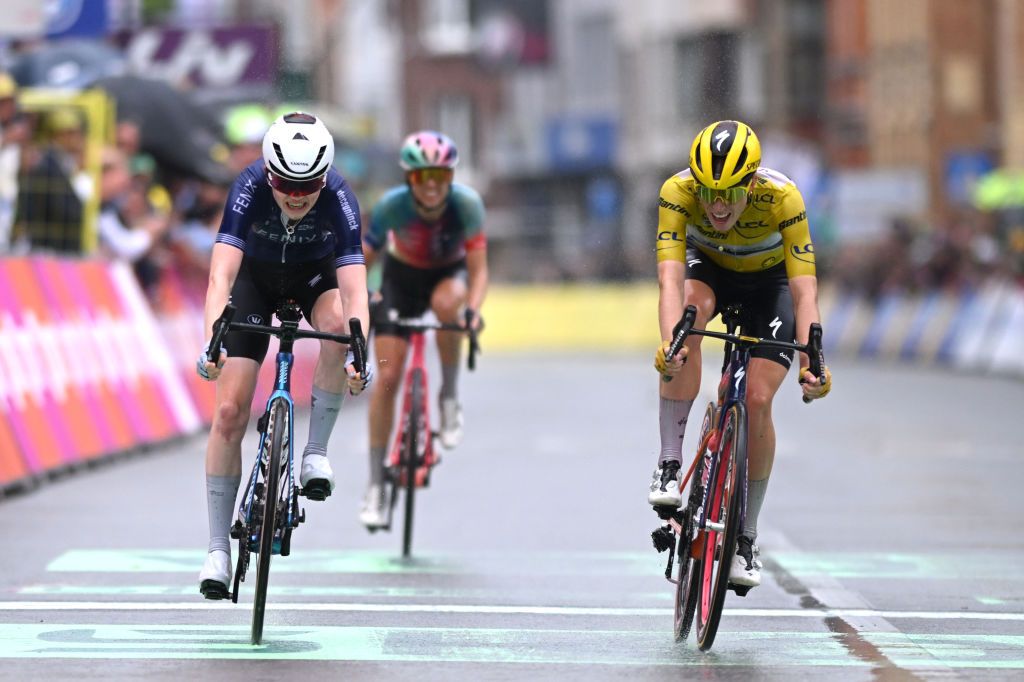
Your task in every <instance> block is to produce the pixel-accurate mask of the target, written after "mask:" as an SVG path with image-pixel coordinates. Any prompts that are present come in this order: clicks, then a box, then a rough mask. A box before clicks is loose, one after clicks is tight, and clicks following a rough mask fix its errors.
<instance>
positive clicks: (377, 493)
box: [359, 484, 388, 530]
mask: <svg viewBox="0 0 1024 682" xmlns="http://www.w3.org/2000/svg"><path fill="white" fill-rule="evenodd" d="M359 522H360V523H362V524H363V525H364V526H366V530H377V529H378V528H385V527H386V526H387V525H388V519H387V513H386V511H385V509H384V488H383V486H380V485H376V484H370V487H368V488H367V489H366V497H364V498H363V508H362V510H360V512H359Z"/></svg>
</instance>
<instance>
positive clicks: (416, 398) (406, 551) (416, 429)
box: [402, 369, 424, 558]
mask: <svg viewBox="0 0 1024 682" xmlns="http://www.w3.org/2000/svg"><path fill="white" fill-rule="evenodd" d="M409 381H410V382H411V386H410V389H409V393H410V396H409V398H410V399H409V402H410V406H409V420H408V421H407V422H406V429H405V437H404V440H403V443H402V449H403V450H404V451H405V462H404V464H405V526H404V527H403V528H402V556H403V557H405V558H409V557H410V556H411V555H412V523H413V516H414V511H415V502H416V470H417V469H418V468H419V441H420V429H421V427H422V421H423V415H424V412H423V370H422V369H414V370H413V371H412V372H411V374H410V378H409Z"/></svg>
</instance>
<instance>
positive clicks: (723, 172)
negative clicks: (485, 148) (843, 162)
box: [648, 121, 832, 587]
mask: <svg viewBox="0 0 1024 682" xmlns="http://www.w3.org/2000/svg"><path fill="white" fill-rule="evenodd" d="M658 206H659V207H658V240H657V254H658V285H659V288H660V294H659V297H658V320H659V325H660V327H661V339H662V345H661V346H660V347H659V348H658V351H657V353H656V355H655V359H654V366H655V368H656V369H657V370H658V372H659V373H661V374H663V375H667V376H671V377H675V380H674V381H670V382H659V385H660V387H661V388H660V393H661V400H660V407H659V421H660V428H661V453H660V455H659V457H658V468H657V469H656V470H655V472H654V477H653V481H652V482H651V487H650V493H649V495H648V502H649V503H650V504H652V505H656V506H657V505H670V506H679V504H680V503H681V502H682V495H681V492H680V490H679V483H680V479H681V478H682V476H681V474H680V468H681V464H682V453H681V448H682V442H683V433H684V431H685V429H686V421H687V419H688V417H689V413H690V408H691V407H692V405H693V401H694V400H695V399H696V397H697V392H698V390H699V388H700V378H701V377H700V373H701V355H700V342H701V338H702V337H700V336H691V337H689V338H688V339H687V341H686V344H685V346H684V348H683V349H682V351H681V352H680V353H679V354H678V355H677V356H676V357H675V358H673V359H672V360H671V361H669V360H667V359H666V357H665V355H666V351H667V349H668V346H669V343H670V340H671V338H672V330H673V327H674V326H675V324H676V323H677V322H678V321H679V318H680V317H682V314H683V309H684V308H685V307H686V306H687V305H694V306H696V308H697V320H696V323H695V325H694V326H695V328H697V329H703V328H704V327H705V325H706V324H707V322H708V321H709V320H710V319H711V318H712V317H714V316H715V314H717V313H718V312H719V311H721V310H722V309H723V308H724V307H725V306H726V305H728V304H731V303H742V304H743V319H742V325H743V330H744V333H745V334H747V335H748V336H757V337H761V338H774V339H778V340H783V341H792V340H794V339H795V340H796V341H798V342H799V343H807V334H808V328H809V327H810V325H811V323H812V322H819V321H820V317H819V313H818V280H817V278H816V276H815V268H814V246H813V244H812V243H811V236H810V231H809V229H808V226H807V211H806V210H805V208H804V201H803V197H801V196H800V191H799V190H798V189H797V187H796V185H795V184H793V182H792V181H791V180H790V179H789V178H787V177H786V176H785V175H783V174H781V173H779V172H777V171H774V170H771V169H768V168H761V145H760V143H759V142H758V139H757V136H756V135H754V131H753V130H751V129H750V127H749V126H747V125H746V124H744V123H740V122H739V121H718V122H716V123H712V124H711V125H709V126H708V127H706V128H704V129H703V130H702V131H701V132H700V134H699V135H697V137H696V139H695V140H694V141H693V145H692V146H691V149H690V165H689V168H687V169H686V170H683V171H680V172H679V173H676V174H675V175H673V176H672V177H671V178H669V179H668V180H666V181H665V184H664V185H662V187H661V196H660V200H659V202H658ZM801 356H802V357H801V358H800V368H801V369H800V372H799V373H798V377H797V378H798V380H799V381H800V383H801V385H802V386H803V393H804V395H805V396H807V397H808V398H811V399H816V398H822V397H824V396H825V395H827V394H828V392H829V390H830V389H831V387H832V382H831V373H830V372H829V371H828V368H827V367H826V368H823V371H822V374H824V379H823V380H819V379H818V378H816V377H814V375H812V374H811V373H810V372H809V371H808V370H807V367H808V361H807V358H806V357H805V356H803V354H801ZM792 361H793V356H792V353H791V352H782V351H780V350H779V349H757V348H755V349H754V350H753V351H752V352H751V360H750V365H749V366H748V372H747V375H748V376H747V410H748V434H749V435H748V444H747V453H748V457H749V464H748V466H749V470H748V498H747V511H746V517H745V520H744V527H743V532H742V535H741V537H740V539H739V542H738V543H737V553H736V557H735V558H734V559H733V564H732V567H731V570H730V578H729V580H730V582H733V583H736V584H739V585H746V586H750V587H754V586H757V585H759V584H760V583H761V573H760V568H761V566H760V562H759V561H758V560H757V548H756V545H755V541H756V539H757V519H758V515H759V514H760V511H761V504H762V503H763V501H764V495H765V491H766V489H767V487H768V476H769V474H770V473H771V470H772V462H773V460H774V458H775V426H774V424H773V423H772V400H773V399H774V398H775V393H776V392H777V391H778V390H779V386H781V385H782V380H783V379H784V378H785V376H786V372H787V371H788V370H789V366H790V364H791V363H792Z"/></svg>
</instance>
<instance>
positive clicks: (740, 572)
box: [729, 535, 761, 587]
mask: <svg viewBox="0 0 1024 682" xmlns="http://www.w3.org/2000/svg"><path fill="white" fill-rule="evenodd" d="M760 553H761V550H760V549H758V547H757V545H755V544H754V543H753V541H752V540H751V539H750V538H748V537H747V536H746V535H741V536H740V538H739V540H737V541H736V554H734V555H733V557H732V565H731V566H730V567H729V582H730V583H731V584H733V585H742V586H745V587H757V586H758V585H760V584H761V560H760V559H759V558H758V555H759V554H760Z"/></svg>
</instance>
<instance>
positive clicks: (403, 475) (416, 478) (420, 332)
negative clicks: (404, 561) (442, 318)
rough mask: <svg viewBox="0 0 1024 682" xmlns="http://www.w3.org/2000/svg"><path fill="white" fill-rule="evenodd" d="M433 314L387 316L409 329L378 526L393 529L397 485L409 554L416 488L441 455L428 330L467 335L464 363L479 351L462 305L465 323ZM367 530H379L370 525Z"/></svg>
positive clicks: (405, 552)
mask: <svg viewBox="0 0 1024 682" xmlns="http://www.w3.org/2000/svg"><path fill="white" fill-rule="evenodd" d="M431 318H432V315H431V314H429V313H428V314H427V315H425V316H421V317H416V318H401V317H399V316H398V311H397V310H388V311H387V321H388V324H389V325H392V326H393V327H394V328H396V329H397V330H399V331H406V332H409V346H410V349H409V365H408V367H406V369H405V374H404V376H403V379H402V391H401V396H402V407H401V412H400V413H399V417H398V428H397V429H396V431H395V437H394V442H393V445H392V447H391V450H390V451H389V453H388V456H387V458H386V459H385V462H384V486H383V488H384V490H383V495H384V501H383V502H384V510H385V514H386V521H385V524H384V525H383V526H382V527H381V530H391V522H392V519H393V517H394V510H395V506H396V503H397V502H398V491H402V493H403V496H404V498H405V515H404V518H405V520H404V525H403V529H402V557H404V558H408V557H409V556H410V555H411V554H412V528H413V512H414V510H415V502H416V489H417V488H425V487H427V486H428V485H429V484H430V474H431V472H432V471H433V468H434V466H436V465H437V464H438V463H439V462H440V460H441V458H440V455H439V454H438V452H437V448H436V446H435V442H434V441H435V439H436V438H437V436H438V433H437V432H436V431H434V430H433V429H432V428H431V422H430V399H429V397H430V391H429V387H428V382H427V362H426V352H425V349H426V332H428V331H435V332H436V331H444V332H460V333H464V334H465V335H466V336H467V338H468V341H469V352H468V353H467V355H466V366H467V367H468V368H469V369H470V370H471V371H472V370H475V369H476V355H477V353H479V352H480V345H479V342H478V341H477V332H478V330H477V329H474V328H473V327H472V324H471V323H472V313H471V311H469V310H467V311H466V318H465V319H466V326H465V327H463V326H462V325H458V324H442V323H439V322H437V321H436V319H435V320H432V319H431ZM370 530H371V532H373V531H375V530H377V529H376V528H371V529H370Z"/></svg>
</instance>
